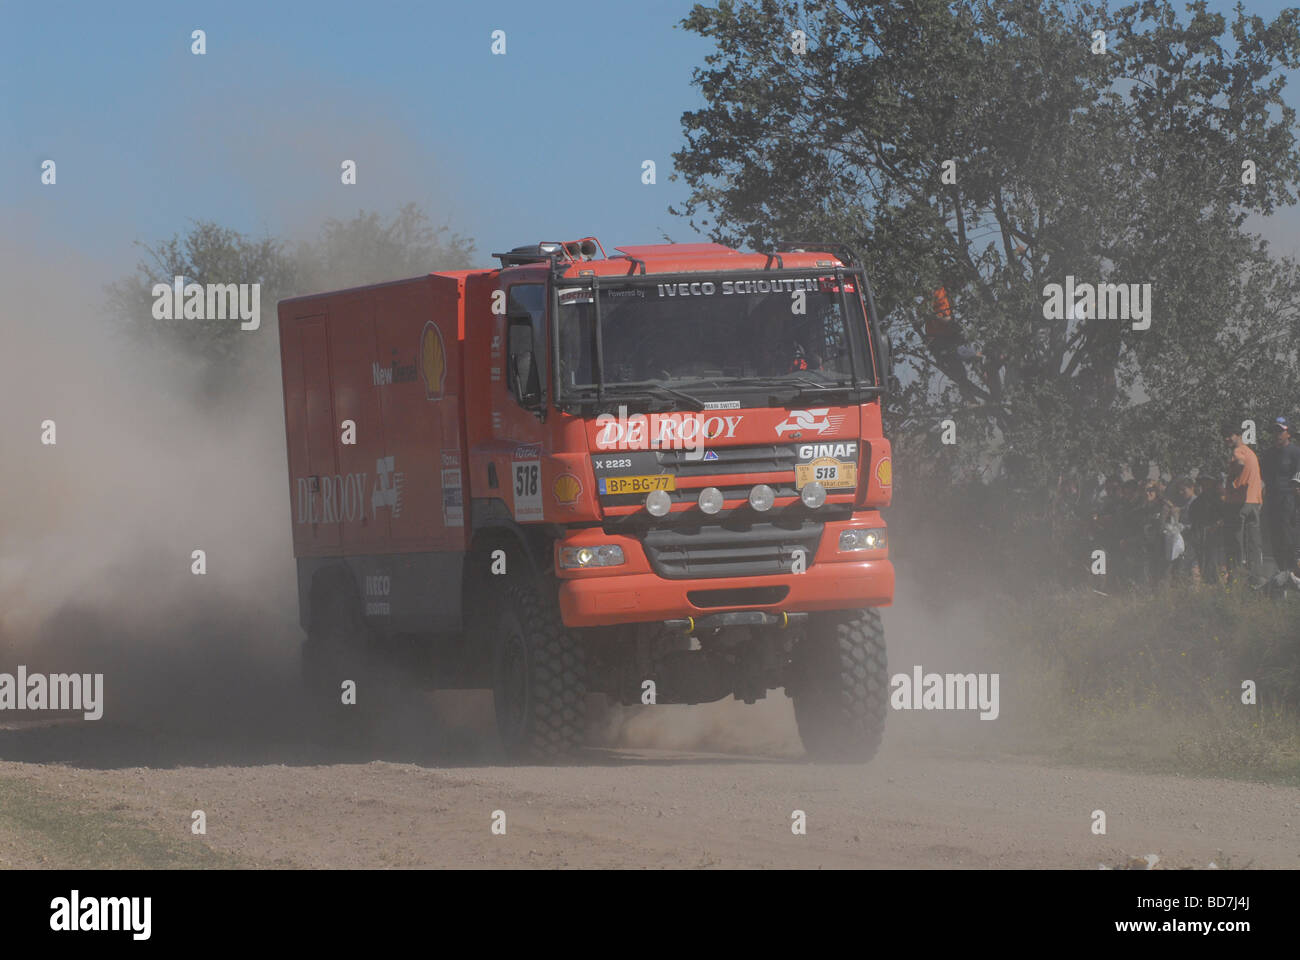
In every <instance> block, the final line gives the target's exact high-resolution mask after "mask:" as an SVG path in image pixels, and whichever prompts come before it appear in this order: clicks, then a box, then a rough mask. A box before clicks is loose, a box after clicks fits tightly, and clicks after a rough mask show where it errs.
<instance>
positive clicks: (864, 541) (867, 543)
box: [840, 529, 886, 550]
mask: <svg viewBox="0 0 1300 960" xmlns="http://www.w3.org/2000/svg"><path fill="white" fill-rule="evenodd" d="M885 545H886V541H885V531H884V530H883V529H876V530H841V531H840V549H841V550H883V549H885Z"/></svg>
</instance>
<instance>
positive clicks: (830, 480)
mask: <svg viewBox="0 0 1300 960" xmlns="http://www.w3.org/2000/svg"><path fill="white" fill-rule="evenodd" d="M814 480H816V481H817V482H818V483H820V484H821V485H822V486H823V487H825V488H826V489H828V490H830V489H833V488H836V487H852V486H856V485H857V482H858V467H857V464H855V463H844V462H843V461H841V460H833V459H831V458H830V457H819V458H817V459H816V460H814V461H813V462H812V463H801V464H798V465H796V466H795V468H794V485H795V488H796V489H798V490H802V489H803V488H804V487H806V486H807V485H808V484H810V483H812V482H813V481H814Z"/></svg>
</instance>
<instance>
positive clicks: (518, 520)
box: [279, 237, 894, 761]
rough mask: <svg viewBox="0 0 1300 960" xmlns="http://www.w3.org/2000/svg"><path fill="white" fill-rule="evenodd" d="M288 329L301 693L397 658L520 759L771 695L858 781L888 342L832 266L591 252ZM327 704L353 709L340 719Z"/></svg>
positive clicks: (302, 304) (643, 251) (584, 247)
mask: <svg viewBox="0 0 1300 960" xmlns="http://www.w3.org/2000/svg"><path fill="white" fill-rule="evenodd" d="M494 256H495V257H497V258H498V259H499V260H500V264H501V266H500V267H499V268H496V269H484V270H468V271H453V272H442V273H431V274H429V275H427V276H422V277H415V278H412V279H410V280H402V281H397V282H394V283H384V284H378V285H375V286H369V287H360V288H355V289H351V290H342V291H338V292H333V293H323V294H319V295H313V296H304V297H297V298H294V299H289V300H284V301H282V302H281V303H280V304H279V330H280V345H281V356H282V372H283V379H284V403H285V425H286V431H287V440H288V461H289V494H290V504H291V515H292V520H293V544H294V555H295V557H296V559H297V565H298V583H299V608H300V615H301V622H302V625H303V628H304V629H305V631H306V640H305V642H304V646H303V665H304V674H305V676H306V677H307V678H308V679H309V680H311V682H312V683H314V684H316V685H317V689H318V690H319V691H320V692H321V696H324V697H329V698H331V700H332V701H333V702H337V701H339V700H340V699H341V696H340V689H341V688H347V686H348V683H347V681H348V680H349V679H351V681H352V690H353V695H354V696H355V697H356V698H357V702H358V703H359V702H361V701H362V700H363V699H364V698H365V696H366V694H367V689H366V687H365V683H364V681H362V680H358V679H357V677H358V676H363V675H364V673H363V671H364V666H363V665H364V664H369V663H372V662H374V660H375V658H384V657H388V658H389V659H388V660H386V661H385V662H387V663H390V664H391V663H392V662H393V660H392V659H391V657H392V656H393V655H394V654H393V651H395V650H399V649H400V650H402V651H406V657H405V663H406V664H407V666H408V667H411V668H412V669H414V670H415V671H417V672H418V674H419V675H420V677H421V678H422V679H423V682H424V683H426V684H427V685H429V686H433V687H442V688H451V687H460V688H491V689H492V690H493V691H494V695H495V703H496V716H497V723H498V727H499V731H500V735H501V739H502V741H503V743H504V744H505V746H506V748H507V749H508V750H509V751H510V752H511V753H512V754H514V755H516V756H520V757H524V758H541V759H545V758H553V757H556V756H559V755H562V754H564V753H566V752H568V751H570V750H572V749H573V748H574V747H576V746H577V745H579V744H580V742H581V739H582V736H583V732H584V726H585V711H586V708H587V703H588V695H589V694H604V695H605V697H606V698H609V699H612V700H613V701H615V702H620V703H624V704H646V703H653V704H666V703H702V702H708V701H713V700H719V699H722V698H724V697H727V696H734V697H736V698H737V699H740V700H743V701H745V702H746V703H753V702H754V701H755V700H757V699H759V698H762V697H764V696H766V694H767V693H768V691H770V690H775V689H778V688H783V689H784V691H785V693H786V694H787V695H789V696H791V697H792V698H793V700H794V709H795V716H796V719H797V722H798V727H799V733H800V736H801V738H802V740H803V742H804V745H805V747H806V749H807V750H808V752H809V753H810V754H811V755H813V756H815V757H819V758H825V759H828V760H838V761H864V760H867V759H870V758H871V757H872V756H873V755H874V753H875V751H876V749H877V747H878V746H879V743H880V739H881V735H882V732H883V727H884V720H885V715H886V712H887V707H888V675H887V672H886V661H885V643H884V633H883V629H882V626H881V619H880V614H879V611H878V609H877V608H879V607H881V606H885V605H888V604H889V603H890V602H891V601H892V599H893V590H894V571H893V566H892V564H891V562H890V559H889V552H888V546H887V537H886V529H885V522H884V520H883V519H882V518H881V515H880V512H879V511H880V509H881V508H882V507H885V506H887V505H888V504H889V500H890V492H891V483H892V479H891V462H890V448H889V441H888V440H886V439H885V438H884V436H883V435H882V431H881V404H882V398H883V395H884V393H885V389H886V384H887V381H888V373H889V369H890V366H889V350H888V343H887V341H886V339H885V337H884V336H883V333H882V331H881V329H880V326H879V324H878V321H877V318H876V315H875V306H874V301H873V297H872V293H871V287H870V284H869V282H868V279H867V276H866V274H865V272H864V270H863V268H862V266H861V265H860V264H859V263H858V262H857V259H856V258H855V257H854V256H853V255H852V253H851V252H849V251H846V250H843V249H841V248H838V247H835V246H834V245H830V246H825V245H812V244H784V245H782V246H781V247H779V248H778V250H777V251H774V252H770V253H741V252H739V251H736V250H733V249H730V248H728V247H725V246H722V245H719V244H714V243H692V244H664V245H656V246H636V247H619V248H617V251H616V255H607V254H606V253H605V251H604V249H603V248H602V247H601V245H600V244H599V242H598V241H596V239H595V238H593V237H588V238H584V239H582V240H577V241H569V242H544V243H537V244H531V245H528V246H523V247H516V248H514V249H513V250H511V251H510V252H509V253H503V254H494ZM344 699H345V698H344Z"/></svg>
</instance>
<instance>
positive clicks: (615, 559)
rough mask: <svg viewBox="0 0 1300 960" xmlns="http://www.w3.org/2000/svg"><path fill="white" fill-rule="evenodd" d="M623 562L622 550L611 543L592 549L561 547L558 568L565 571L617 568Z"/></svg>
mask: <svg viewBox="0 0 1300 960" xmlns="http://www.w3.org/2000/svg"><path fill="white" fill-rule="evenodd" d="M622 562H623V548H622V547H620V546H616V545H615V544H612V543H600V544H597V545H596V546H594V547H561V548H560V566H561V567H563V568H564V569H566V570H574V569H577V570H585V569H587V568H588V567H617V566H618V565H619V564H620V563H622Z"/></svg>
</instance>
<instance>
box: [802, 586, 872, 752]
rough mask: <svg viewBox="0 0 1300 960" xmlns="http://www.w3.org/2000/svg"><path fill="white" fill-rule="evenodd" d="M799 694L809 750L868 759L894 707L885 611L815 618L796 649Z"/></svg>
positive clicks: (807, 748)
mask: <svg viewBox="0 0 1300 960" xmlns="http://www.w3.org/2000/svg"><path fill="white" fill-rule="evenodd" d="M795 658H796V659H795V678H794V679H795V684H794V689H793V690H791V691H789V692H790V693H791V696H792V698H793V699H794V715H795V721H796V722H797V723H798V725H799V738H800V739H801V740H802V741H803V745H804V749H805V750H806V751H807V752H808V755H809V756H810V757H812V758H814V759H816V760H824V761H830V762H836V763H866V762H867V761H869V760H871V758H872V757H874V756H875V755H876V751H877V750H878V749H879V748H880V741H881V738H882V737H883V736H884V732H885V717H886V715H887V714H888V712H889V672H888V671H889V668H888V662H887V660H886V657H885V628H884V625H883V624H882V623H881V620H880V611H879V610H875V609H867V610H853V611H846V612H844V613H837V614H830V615H826V616H819V617H815V618H813V621H812V623H811V624H810V626H809V631H808V635H807V636H806V637H805V638H804V639H803V641H802V642H801V643H800V644H799V646H798V648H797V649H796V651H795Z"/></svg>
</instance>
